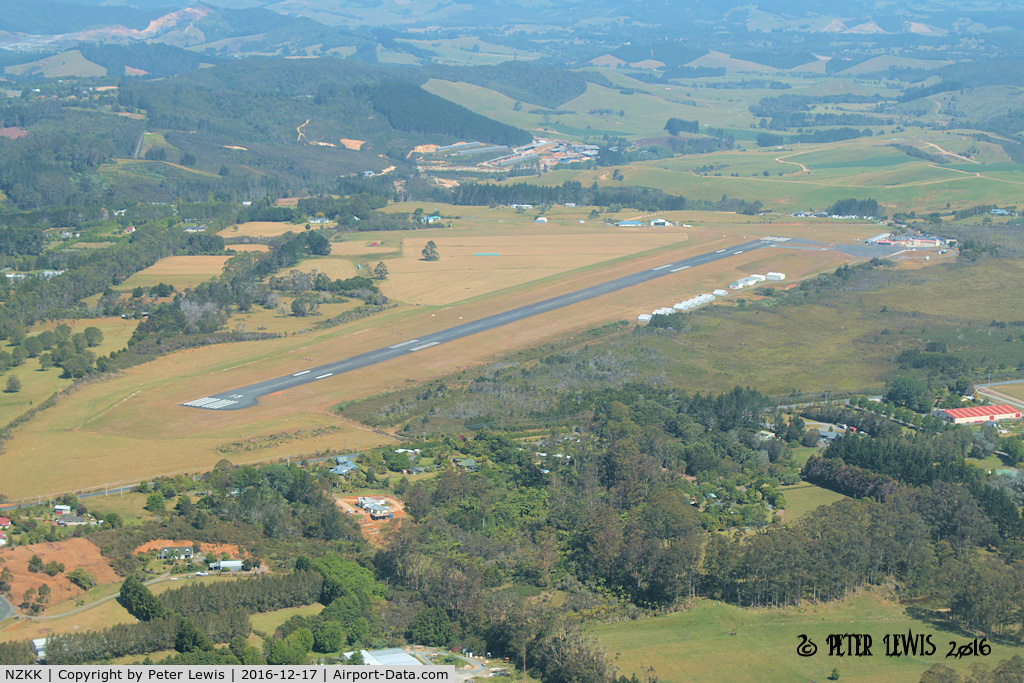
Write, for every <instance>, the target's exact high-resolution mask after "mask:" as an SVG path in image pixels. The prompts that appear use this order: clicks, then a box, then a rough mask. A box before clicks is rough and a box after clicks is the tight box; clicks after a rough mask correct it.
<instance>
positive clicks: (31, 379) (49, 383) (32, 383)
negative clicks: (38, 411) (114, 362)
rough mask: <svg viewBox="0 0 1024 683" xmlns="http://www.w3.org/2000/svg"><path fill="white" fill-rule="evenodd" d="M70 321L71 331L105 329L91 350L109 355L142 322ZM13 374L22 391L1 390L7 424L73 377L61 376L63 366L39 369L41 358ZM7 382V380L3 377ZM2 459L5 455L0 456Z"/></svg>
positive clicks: (0, 408) (0, 417) (1, 421)
mask: <svg viewBox="0 0 1024 683" xmlns="http://www.w3.org/2000/svg"><path fill="white" fill-rule="evenodd" d="M59 322H60V321H52V322H49V323H46V324H40V325H36V326H34V327H33V328H31V329H30V330H28V334H29V335H35V334H38V333H40V332H42V331H43V330H52V329H53V328H54V327H56V326H57V324H58V323H59ZM67 324H68V325H69V326H71V328H72V334H74V333H77V332H81V331H82V330H84V329H85V328H86V327H98V328H99V329H100V331H101V332H103V342H102V343H101V344H100V345H99V346H97V347H95V348H93V349H91V351H92V352H93V353H95V354H97V355H103V354H108V353H110V352H111V351H117V350H120V349H122V348H124V347H125V346H126V345H127V344H128V340H129V339H130V338H131V336H132V332H134V331H135V327H136V326H137V325H138V324H139V321H138V320H124V319H122V318H92V319H89V320H69V321H67ZM0 348H2V349H3V350H5V351H8V352H10V350H11V348H12V347H11V346H10V344H9V343H7V342H6V341H5V342H3V343H2V345H0ZM10 376H14V377H17V378H18V379H19V380H20V381H21V390H20V391H18V392H17V393H8V392H6V391H5V392H3V393H0V425H6V424H8V423H10V421H11V420H13V419H15V418H17V417H18V416H20V415H22V414H24V413H25V411H27V410H28V409H29V408H31V407H32V406H33V405H36V404H37V403H40V402H42V401H45V400H46V399H47V398H49V397H50V396H51V395H52V394H54V393H55V392H56V391H57V390H58V389H59V390H62V391H63V390H65V389H67V388H68V387H69V386H71V383H72V382H71V380H70V379H64V378H62V377H61V369H60V368H50V369H47V370H40V369H39V361H38V360H37V359H35V358H29V359H27V360H26V361H25V362H24V363H23V364H21V365H19V366H18V367H15V368H11V369H10V370H9V371H8V372H7V374H6V376H5V377H10ZM4 383H5V384H6V379H5V380H4ZM0 458H2V456H0Z"/></svg>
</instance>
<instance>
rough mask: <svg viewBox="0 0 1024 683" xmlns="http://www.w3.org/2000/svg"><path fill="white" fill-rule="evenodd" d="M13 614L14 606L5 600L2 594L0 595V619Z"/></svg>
mask: <svg viewBox="0 0 1024 683" xmlns="http://www.w3.org/2000/svg"><path fill="white" fill-rule="evenodd" d="M14 614H15V612H14V607H12V606H11V603H9V602H7V599H6V598H5V597H4V596H2V595H0V621H3V620H4V619H7V618H8V617H13V616H14Z"/></svg>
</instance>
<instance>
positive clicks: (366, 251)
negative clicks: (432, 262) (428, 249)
mask: <svg viewBox="0 0 1024 683" xmlns="http://www.w3.org/2000/svg"><path fill="white" fill-rule="evenodd" d="M375 234H376V233H375ZM372 242H377V243H378V244H371V243H372ZM401 248H402V238H401V237H398V236H392V237H390V238H387V237H382V238H379V239H377V238H375V239H366V238H365V237H364V236H362V235H359V234H357V235H348V236H347V237H346V239H345V240H344V241H341V242H332V243H331V256H367V255H377V254H390V253H392V252H394V251H396V250H398V249H401ZM420 248H421V249H422V247H420Z"/></svg>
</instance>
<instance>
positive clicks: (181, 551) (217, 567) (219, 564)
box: [156, 545, 243, 572]
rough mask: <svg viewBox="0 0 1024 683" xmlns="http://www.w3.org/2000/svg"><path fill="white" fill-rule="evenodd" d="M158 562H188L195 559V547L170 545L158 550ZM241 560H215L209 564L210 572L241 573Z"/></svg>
mask: <svg viewBox="0 0 1024 683" xmlns="http://www.w3.org/2000/svg"><path fill="white" fill-rule="evenodd" d="M156 557H157V559H159V560H189V561H192V559H193V558H194V557H195V546H191V545H170V546H165V547H162V548H160V550H158V551H157V554H156ZM242 564H243V562H242V560H217V561H216V562H210V563H209V566H210V571H215V572H240V571H242Z"/></svg>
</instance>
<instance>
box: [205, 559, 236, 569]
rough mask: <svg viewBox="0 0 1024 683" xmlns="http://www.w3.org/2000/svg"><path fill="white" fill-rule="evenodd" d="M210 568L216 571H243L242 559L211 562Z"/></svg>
mask: <svg viewBox="0 0 1024 683" xmlns="http://www.w3.org/2000/svg"><path fill="white" fill-rule="evenodd" d="M210 569H212V570H213V571H215V572H240V571H242V561H241V560H221V561H219V562H211V563H210Z"/></svg>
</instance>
